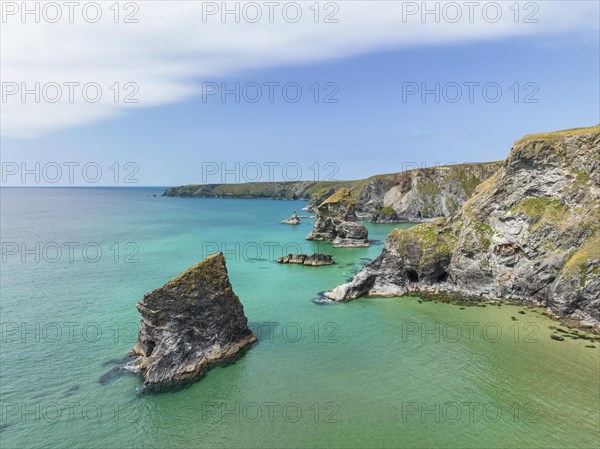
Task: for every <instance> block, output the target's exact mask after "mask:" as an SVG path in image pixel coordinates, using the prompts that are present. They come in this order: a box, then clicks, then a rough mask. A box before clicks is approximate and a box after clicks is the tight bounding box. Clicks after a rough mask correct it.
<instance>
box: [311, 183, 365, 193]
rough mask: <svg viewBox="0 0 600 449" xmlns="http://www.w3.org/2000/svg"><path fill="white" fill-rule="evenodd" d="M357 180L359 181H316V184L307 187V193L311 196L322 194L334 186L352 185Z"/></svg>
mask: <svg viewBox="0 0 600 449" xmlns="http://www.w3.org/2000/svg"><path fill="white" fill-rule="evenodd" d="M357 182H358V181H318V182H315V185H313V186H312V187H310V188H308V189H306V193H307V194H308V195H310V196H313V195H314V196H321V195H324V194H325V193H327V191H328V190H331V189H333V188H336V189H337V188H339V187H352V186H353V185H355V184H356V183H357Z"/></svg>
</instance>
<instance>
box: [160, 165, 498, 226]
mask: <svg viewBox="0 0 600 449" xmlns="http://www.w3.org/2000/svg"><path fill="white" fill-rule="evenodd" d="M500 166H501V163H500V162H485V163H473V164H458V165H448V166H440V167H431V168H419V169H414V170H409V171H405V172H401V173H392V174H385V175H377V176H372V177H370V178H367V179H361V180H358V181H295V182H294V181H291V182H256V183H242V184H205V185H187V186H181V187H171V188H169V189H167V190H166V191H165V192H164V195H165V196H175V197H197V198H270V199H281V200H308V206H307V208H308V210H311V211H316V208H317V207H318V205H319V204H321V203H323V201H325V200H326V199H327V198H328V197H330V196H331V195H333V194H334V193H335V192H337V191H338V190H340V189H344V188H347V189H349V190H350V193H351V195H352V198H353V199H354V200H355V210H356V213H357V214H358V215H360V216H365V217H372V220H373V221H374V222H387V223H390V222H400V221H418V220H422V219H427V218H433V217H448V216H451V215H453V214H455V213H457V212H458V211H459V210H460V207H461V206H462V204H463V203H464V202H465V201H466V200H467V199H468V198H470V197H471V195H472V194H473V192H474V190H475V187H476V186H477V185H478V184H480V183H481V182H483V181H484V180H486V179H487V178H489V177H490V176H491V175H493V174H494V172H496V171H497V170H498V169H499V168H500Z"/></svg>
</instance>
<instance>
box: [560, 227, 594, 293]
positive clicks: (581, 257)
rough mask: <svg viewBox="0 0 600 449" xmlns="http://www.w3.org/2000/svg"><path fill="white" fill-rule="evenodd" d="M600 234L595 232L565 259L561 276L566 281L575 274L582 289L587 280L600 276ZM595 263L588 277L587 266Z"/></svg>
mask: <svg viewBox="0 0 600 449" xmlns="http://www.w3.org/2000/svg"><path fill="white" fill-rule="evenodd" d="M598 261H600V233H598V232H596V233H595V234H594V235H593V236H591V237H590V238H588V239H587V240H586V241H585V242H583V244H582V245H581V246H580V247H579V248H578V249H577V250H575V251H573V253H571V255H570V256H569V258H568V259H567V262H566V263H565V265H564V266H563V268H562V272H561V273H562V275H563V276H564V277H566V278H568V279H572V278H574V277H575V276H576V275H577V274H579V276H581V277H580V286H581V287H583V286H584V285H585V283H586V282H587V280H588V278H590V277H595V276H597V275H598V274H600V265H598ZM593 262H595V263H596V266H594V267H593V268H592V270H591V272H590V273H589V275H588V264H591V263H593Z"/></svg>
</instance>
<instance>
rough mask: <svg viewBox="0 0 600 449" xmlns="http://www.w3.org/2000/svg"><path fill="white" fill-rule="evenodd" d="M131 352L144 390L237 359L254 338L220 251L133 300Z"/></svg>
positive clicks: (170, 384)
mask: <svg viewBox="0 0 600 449" xmlns="http://www.w3.org/2000/svg"><path fill="white" fill-rule="evenodd" d="M137 309H138V311H139V312H140V314H141V315H142V321H141V327H140V331H139V336H138V342H137V344H136V345H135V347H134V348H133V354H134V355H136V356H138V358H137V360H136V361H135V365H137V366H138V367H139V369H140V371H141V373H142V375H143V378H144V385H145V387H146V388H148V389H160V388H164V387H169V388H171V387H175V386H178V385H180V384H182V383H185V382H189V381H192V380H194V379H197V378H199V377H201V376H202V375H203V373H204V372H205V371H206V370H207V369H208V368H210V367H211V366H213V365H217V364H223V363H226V362H229V361H231V360H233V359H235V358H236V357H238V356H239V355H240V354H241V353H242V352H243V350H244V349H246V348H247V347H248V346H249V345H250V344H251V343H253V342H254V341H255V340H256V337H255V336H254V335H253V334H252V332H251V331H250V329H249V328H248V322H247V319H246V316H245V315H244V308H243V306H242V304H241V302H240V300H239V298H238V297H237V295H236V294H235V293H234V292H233V289H232V287H231V284H230V282H229V276H228V274H227V267H226V265H225V258H224V257H223V254H222V253H216V254H213V255H212V256H209V257H208V258H206V259H205V260H203V261H202V262H200V263H198V264H196V265H194V266H193V267H191V268H189V269H188V270H187V271H185V272H183V273H182V274H180V275H179V276H177V277H176V278H174V279H172V280H170V281H169V282H167V283H166V284H165V285H163V286H162V287H160V288H158V289H156V290H154V291H152V292H151V293H148V294H146V295H145V296H144V298H143V299H142V300H141V301H140V302H139V303H138V304H137Z"/></svg>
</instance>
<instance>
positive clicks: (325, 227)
mask: <svg viewBox="0 0 600 449" xmlns="http://www.w3.org/2000/svg"><path fill="white" fill-rule="evenodd" d="M355 205H356V202H355V200H354V198H353V196H352V192H351V191H350V189H340V190H338V191H337V192H335V193H334V194H333V195H332V196H330V197H329V198H327V199H326V200H325V201H323V202H322V203H321V204H320V205H319V207H317V216H316V219H315V224H314V226H313V229H312V231H311V232H310V234H308V236H307V237H306V239H307V240H328V241H332V243H333V245H334V246H336V247H339V248H349V247H366V246H369V241H368V240H367V237H368V235H369V232H368V231H367V228H365V227H364V225H363V224H362V223H361V222H360V220H359V219H358V217H357V216H356V212H355Z"/></svg>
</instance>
